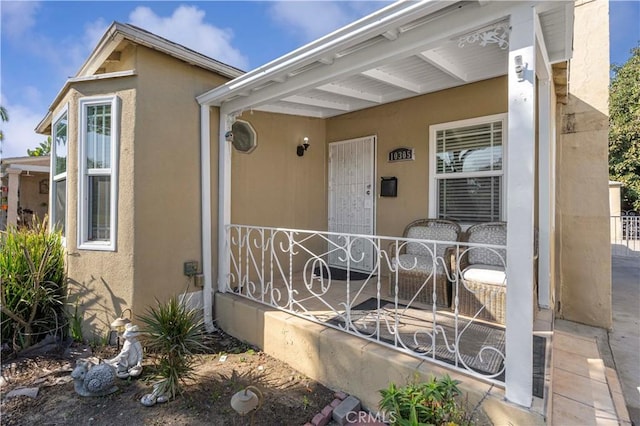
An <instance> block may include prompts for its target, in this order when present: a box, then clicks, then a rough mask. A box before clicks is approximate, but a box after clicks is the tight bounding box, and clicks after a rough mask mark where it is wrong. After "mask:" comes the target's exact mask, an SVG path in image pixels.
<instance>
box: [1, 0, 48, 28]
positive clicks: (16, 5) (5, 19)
mask: <svg viewBox="0 0 640 426" xmlns="http://www.w3.org/2000/svg"><path fill="white" fill-rule="evenodd" d="M39 7H40V4H39V2H35V1H3V2H2V4H1V5H0V9H2V13H0V16H1V17H2V32H3V33H5V34H6V35H8V36H9V37H19V36H21V35H23V34H25V33H26V32H27V31H28V30H30V29H31V28H33V26H34V25H35V23H36V20H35V16H34V15H35V13H36V11H37V10H38V8H39Z"/></svg>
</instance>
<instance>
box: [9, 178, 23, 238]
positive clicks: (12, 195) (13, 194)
mask: <svg viewBox="0 0 640 426" xmlns="http://www.w3.org/2000/svg"><path fill="white" fill-rule="evenodd" d="M20 173H22V170H18V169H12V168H8V169H7V174H8V175H9V183H8V185H7V186H8V189H9V192H8V193H7V228H9V226H16V225H17V224H18V204H19V201H18V189H19V187H20Z"/></svg>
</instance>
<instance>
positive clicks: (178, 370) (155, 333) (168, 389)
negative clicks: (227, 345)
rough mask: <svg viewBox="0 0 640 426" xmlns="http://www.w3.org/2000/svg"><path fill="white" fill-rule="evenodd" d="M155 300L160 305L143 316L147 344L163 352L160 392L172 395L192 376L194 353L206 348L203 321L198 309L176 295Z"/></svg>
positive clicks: (158, 384) (159, 369)
mask: <svg viewBox="0 0 640 426" xmlns="http://www.w3.org/2000/svg"><path fill="white" fill-rule="evenodd" d="M156 303H157V307H155V308H153V307H152V308H149V309H148V310H147V312H146V313H145V315H143V316H141V317H140V321H141V322H142V323H143V324H144V329H143V331H144V332H145V333H146V337H145V340H144V342H145V343H144V344H145V346H146V348H147V349H148V350H149V351H151V352H157V353H158V354H159V356H160V358H159V360H158V362H157V369H158V376H159V377H160V378H161V380H160V381H159V382H158V383H157V384H156V386H157V395H165V396H166V397H167V398H168V399H173V398H174V397H175V396H176V395H177V394H181V393H182V383H183V382H184V380H186V379H190V378H193V376H192V375H193V369H194V363H193V361H194V356H195V355H196V354H197V353H198V352H201V351H203V350H206V347H205V346H204V345H203V343H202V342H203V339H202V338H203V334H202V333H203V323H202V320H200V318H199V315H198V314H199V312H198V311H197V310H193V309H191V310H190V309H187V308H186V307H185V306H184V305H183V304H181V303H180V302H178V300H177V298H175V297H172V298H171V299H169V301H168V302H166V303H160V302H159V301H156Z"/></svg>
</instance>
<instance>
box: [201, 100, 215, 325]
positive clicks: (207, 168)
mask: <svg viewBox="0 0 640 426" xmlns="http://www.w3.org/2000/svg"><path fill="white" fill-rule="evenodd" d="M209 109H210V108H209V105H200V179H201V180H200V189H201V191H202V194H201V195H200V196H201V200H202V205H201V207H200V208H201V209H202V211H201V216H202V219H201V220H202V274H203V275H204V285H203V287H202V303H203V316H204V325H205V328H206V330H207V331H208V332H212V331H214V330H215V327H214V325H213V286H212V277H211V274H212V267H211V259H212V254H211V240H212V234H211V161H210V159H211V135H210V130H209V129H210V125H211V123H210V121H211V120H210V118H209V114H210V111H209Z"/></svg>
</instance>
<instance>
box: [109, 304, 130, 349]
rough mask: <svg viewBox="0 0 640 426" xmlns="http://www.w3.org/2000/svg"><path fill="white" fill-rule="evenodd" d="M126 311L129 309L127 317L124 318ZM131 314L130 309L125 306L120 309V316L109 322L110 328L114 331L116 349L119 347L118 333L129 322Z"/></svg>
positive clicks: (121, 331) (120, 332)
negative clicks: (122, 309)
mask: <svg viewBox="0 0 640 426" xmlns="http://www.w3.org/2000/svg"><path fill="white" fill-rule="evenodd" d="M127 311H129V318H126V317H125V316H124V314H125V312H127ZM131 315H132V312H131V309H129V308H127V309H125V310H124V311H122V314H121V315H120V318H116V319H115V320H114V321H113V322H112V323H111V329H112V330H115V331H116V336H117V346H118V350H119V349H120V335H121V334H122V333H123V332H124V329H125V326H126V325H127V324H130V323H131Z"/></svg>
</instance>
